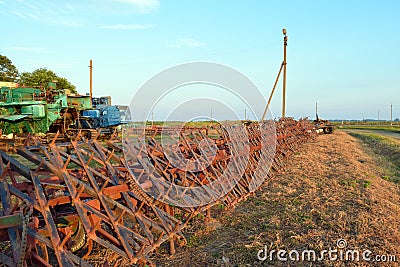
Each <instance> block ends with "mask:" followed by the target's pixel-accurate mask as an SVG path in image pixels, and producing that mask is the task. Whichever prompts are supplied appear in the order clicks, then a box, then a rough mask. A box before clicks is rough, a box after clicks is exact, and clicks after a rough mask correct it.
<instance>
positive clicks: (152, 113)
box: [151, 111, 154, 127]
mask: <svg viewBox="0 0 400 267" xmlns="http://www.w3.org/2000/svg"><path fill="white" fill-rule="evenodd" d="M153 126H154V112H153V111H152V112H151V127H153Z"/></svg>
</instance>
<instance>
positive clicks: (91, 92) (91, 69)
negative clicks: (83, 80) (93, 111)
mask: <svg viewBox="0 0 400 267" xmlns="http://www.w3.org/2000/svg"><path fill="white" fill-rule="evenodd" d="M89 69H90V74H89V76H90V85H89V87H90V103H92V99H93V62H92V60H90V63H89Z"/></svg>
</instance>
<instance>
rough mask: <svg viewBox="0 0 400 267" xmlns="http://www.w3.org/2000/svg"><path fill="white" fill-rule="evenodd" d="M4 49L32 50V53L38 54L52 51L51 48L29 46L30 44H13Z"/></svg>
mask: <svg viewBox="0 0 400 267" xmlns="http://www.w3.org/2000/svg"><path fill="white" fill-rule="evenodd" d="M4 50H8V51H21V52H30V53H37V54H48V53H50V52H51V51H50V50H48V49H46V48H43V47H29V46H11V47H7V48H4Z"/></svg>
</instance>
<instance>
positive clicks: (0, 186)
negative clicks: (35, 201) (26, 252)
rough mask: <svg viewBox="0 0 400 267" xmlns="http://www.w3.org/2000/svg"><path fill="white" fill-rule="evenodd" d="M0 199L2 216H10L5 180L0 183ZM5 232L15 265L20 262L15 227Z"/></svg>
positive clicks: (8, 196) (8, 192)
mask: <svg viewBox="0 0 400 267" xmlns="http://www.w3.org/2000/svg"><path fill="white" fill-rule="evenodd" d="M3 171H7V169H5V170H4V169H3ZM0 197H1V203H2V206H3V208H2V210H3V215H6V216H7V215H11V203H10V191H9V188H8V184H7V182H6V181H5V180H2V181H0ZM7 232H8V237H9V239H10V243H11V248H12V251H13V261H14V263H13V264H17V263H18V262H19V260H20V257H19V254H18V252H17V249H18V248H19V246H18V243H19V235H18V232H17V227H7Z"/></svg>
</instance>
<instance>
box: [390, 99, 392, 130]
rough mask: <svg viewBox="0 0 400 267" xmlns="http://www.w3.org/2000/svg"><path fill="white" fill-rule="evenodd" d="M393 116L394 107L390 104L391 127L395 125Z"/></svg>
mask: <svg viewBox="0 0 400 267" xmlns="http://www.w3.org/2000/svg"><path fill="white" fill-rule="evenodd" d="M392 115H393V105H392V104H390V126H392V125H393V117H392Z"/></svg>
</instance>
